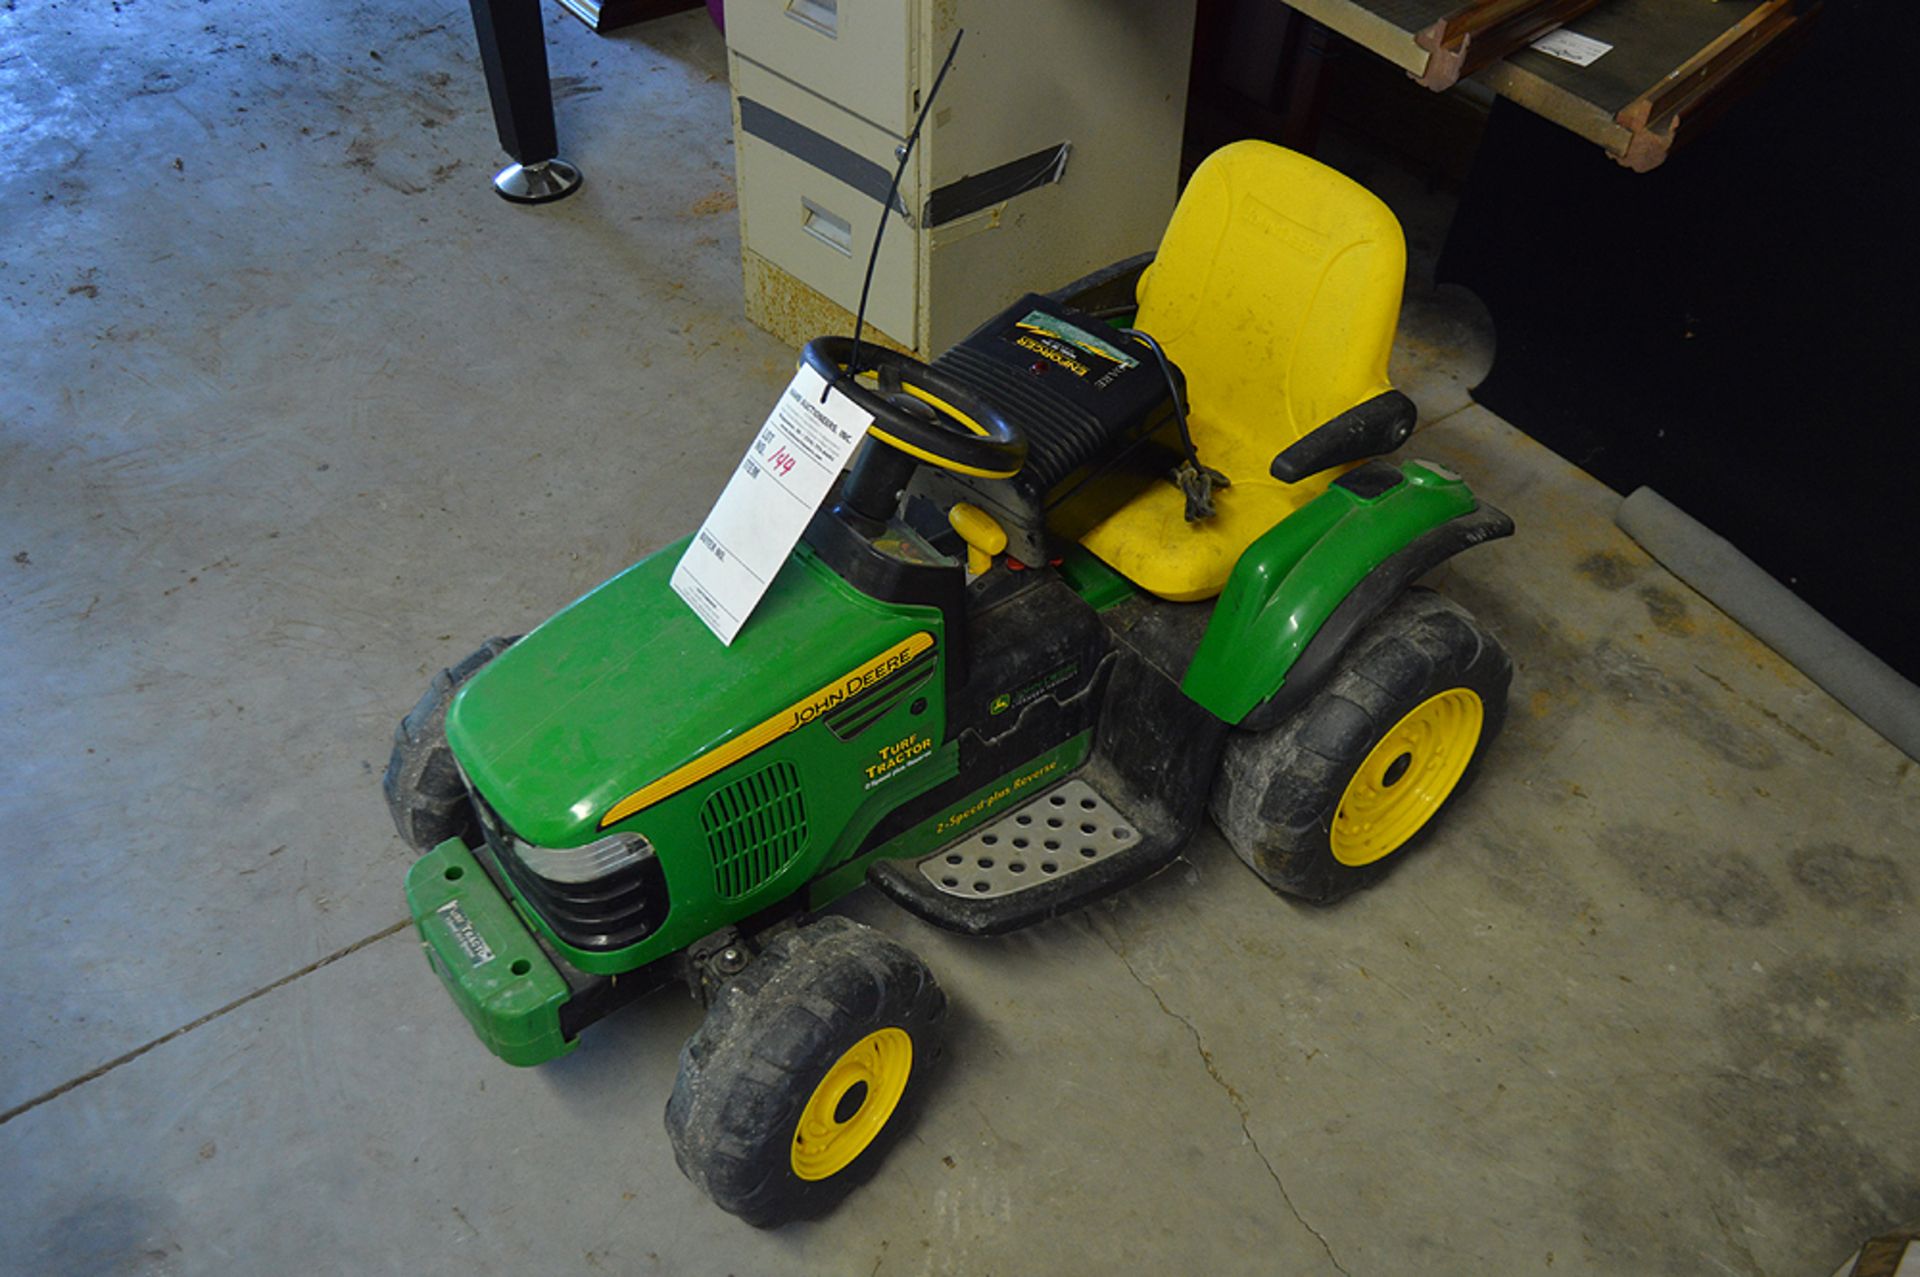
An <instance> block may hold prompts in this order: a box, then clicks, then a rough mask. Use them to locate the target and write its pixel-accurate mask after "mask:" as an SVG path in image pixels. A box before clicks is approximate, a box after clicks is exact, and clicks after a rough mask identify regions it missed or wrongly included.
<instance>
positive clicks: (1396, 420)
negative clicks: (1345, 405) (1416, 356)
mask: <svg viewBox="0 0 1920 1277" xmlns="http://www.w3.org/2000/svg"><path fill="white" fill-rule="evenodd" d="M1419 416H1420V412H1419V410H1418V409H1417V408H1415V407H1414V406H1413V400H1411V399H1409V398H1407V397H1406V396H1405V395H1403V394H1401V393H1400V392H1399V391H1397V390H1388V391H1385V392H1383V393H1381V394H1377V395H1375V396H1374V397H1373V398H1371V399H1368V400H1366V401H1365V402H1363V403H1358V404H1355V405H1354V406H1353V407H1351V408H1349V409H1347V410H1346V411H1345V412H1343V413H1341V414H1340V415H1339V416H1337V417H1334V418H1333V419H1332V420H1330V421H1327V422H1324V423H1323V424H1321V425H1318V426H1315V427H1314V428H1313V429H1312V430H1309V431H1308V432H1307V433H1306V434H1304V435H1301V436H1300V437H1299V438H1298V439H1296V440H1294V441H1293V442H1292V443H1291V444H1289V445H1288V446H1287V448H1286V450H1285V451H1283V452H1282V453H1281V454H1280V455H1279V456H1277V457H1275V458H1274V459H1273V465H1272V466H1271V467H1270V468H1269V469H1270V472H1271V473H1272V475H1273V477H1274V478H1276V479H1278V480H1280V482H1282V483H1298V482H1300V481H1301V480H1302V479H1304V478H1306V477H1307V476H1308V475H1314V474H1319V473H1320V472H1321V471H1322V470H1329V469H1332V468H1333V467H1334V466H1340V465H1345V464H1347V463H1348V462H1350V461H1365V460H1367V459H1368V458H1369V457H1378V456H1383V455H1385V454H1386V453H1389V452H1392V451H1393V450H1394V449H1395V448H1398V447H1399V446H1400V445H1401V444H1403V443H1405V442H1406V441H1407V440H1408V438H1410V437H1411V436H1412V434H1413V426H1414V422H1416V421H1417V420H1418V419H1419Z"/></svg>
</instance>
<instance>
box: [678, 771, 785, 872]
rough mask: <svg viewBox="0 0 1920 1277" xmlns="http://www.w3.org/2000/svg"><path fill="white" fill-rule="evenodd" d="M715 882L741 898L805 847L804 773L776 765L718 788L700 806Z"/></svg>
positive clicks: (701, 822)
mask: <svg viewBox="0 0 1920 1277" xmlns="http://www.w3.org/2000/svg"><path fill="white" fill-rule="evenodd" d="M700 827H701V828H702V829H704V830H705V831H706V835H707V854H708V855H710V856H711V857H712V858H713V883H714V887H715V889H716V890H717V891H719V893H720V894H721V895H722V896H723V897H725V898H727V899H730V900H732V899H738V898H739V897H741V896H744V895H747V894H748V893H749V892H751V891H753V890H754V889H755V888H757V887H759V886H760V885H761V884H762V883H765V882H766V881H767V880H768V879H770V878H772V877H773V876H774V875H775V874H777V873H779V872H780V871H781V870H782V869H784V868H786V866H787V864H788V862H789V861H791V860H792V859H793V858H794V857H795V856H797V855H799V854H800V852H801V850H802V849H803V848H804V847H805V846H806V845H807V805H806V800H805V799H804V798H803V797H802V795H801V793H800V773H799V772H798V771H797V770H795V768H794V766H793V764H792V763H774V764H772V765H771V766H769V767H763V768H761V769H760V770H759V771H757V772H754V773H752V774H751V775H748V776H744V777H742V778H741V779H739V780H736V781H735V782H733V783H732V784H731V785H728V786H726V787H725V788H724V789H718V790H715V791H714V792H713V793H712V794H711V795H710V796H709V797H708V798H707V801H706V803H705V804H704V805H703V806H702V807H701V808H700Z"/></svg>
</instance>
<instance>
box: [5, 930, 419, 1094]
mask: <svg viewBox="0 0 1920 1277" xmlns="http://www.w3.org/2000/svg"><path fill="white" fill-rule="evenodd" d="M412 925H413V920H412V919H411V918H402V919H401V920H400V921H398V922H396V923H394V924H393V925H392V926H391V927H387V928H385V929H383V930H380V931H376V932H374V933H373V934H372V935H370V936H367V937H366V938H365V939H361V940H355V941H354V942H353V943H352V944H350V945H348V946H346V947H345V948H344V949H335V950H334V951H333V952H332V953H329V954H328V955H327V956H326V957H324V958H321V959H319V960H318V961H315V962H309V963H308V964H307V965H306V966H304V967H301V968H300V969H299V970H298V971H293V972H289V973H288V974H286V975H283V976H281V977H280V978H279V979H278V980H275V981H274V982H273V983H271V984H263V985H261V986H260V987H259V988H257V989H255V990H254V991H253V992H252V993H247V994H242V995H241V996H240V997H237V998H235V999H234V1000H233V1001H231V1002H229V1003H227V1004H226V1005H225V1006H223V1007H216V1008H215V1009H213V1010H212V1011H209V1012H207V1013H206V1014H205V1015H203V1016H201V1017H200V1018H199V1019H197V1020H189V1021H188V1022H187V1023H185V1024H183V1025H181V1026H180V1027H179V1028H177V1029H175V1030H173V1031H172V1032H171V1033H162V1034H161V1035H160V1036H159V1037H157V1038H155V1039H153V1041H151V1042H147V1043H144V1044H143V1045H141V1046H136V1047H135V1048H133V1050H131V1051H128V1052H127V1053H126V1054H125V1055H116V1056H115V1057H114V1058H113V1059H111V1060H108V1061H107V1062H106V1063H105V1064H102V1065H98V1066H96V1067H94V1068H91V1069H88V1070H87V1071H86V1072H85V1073H82V1074H81V1075H80V1076H79V1077H76V1078H69V1079H68V1080H67V1081H65V1082H62V1083H61V1084H60V1085H59V1086H56V1087H54V1088H53V1089H52V1090H51V1091H44V1092H42V1093H41V1094H39V1095H36V1096H34V1097H33V1098H32V1099H30V1100H24V1101H22V1102H21V1103H19V1104H16V1105H14V1106H13V1107H12V1108H10V1109H8V1110H7V1111H6V1112H4V1113H0V1126H5V1125H6V1124H7V1123H8V1122H11V1121H12V1120H13V1119H14V1118H16V1117H19V1116H20V1115H21V1114H22V1113H27V1112H30V1111H32V1110H33V1109H37V1108H39V1107H40V1106H41V1105H42V1104H45V1103H48V1102H49V1101H51V1100H57V1099H59V1098H60V1097H61V1096H63V1095H65V1094H66V1093H67V1092H68V1091H71V1090H73V1089H75V1088H76V1087H81V1086H85V1085H86V1084H87V1083H89V1082H91V1081H94V1080H95V1079H96V1078H102V1077H105V1076H106V1075H107V1074H109V1073H111V1072H113V1071H114V1070H115V1069H117V1068H119V1067H120V1066H121V1065H123V1064H131V1063H133V1062H134V1061H135V1060H137V1059H139V1058H140V1057H141V1056H143V1055H145V1054H146V1053H147V1052H149V1051H151V1050H154V1049H155V1048H157V1047H163V1046H165V1045H166V1044H167V1043H169V1042H171V1041H173V1040H174V1039H175V1038H178V1037H184V1036H185V1035H186V1034H189V1033H191V1032H193V1031H194V1030H195V1029H197V1028H200V1027H202V1026H203V1025H208V1024H211V1023H213V1022H214V1021H215V1020H218V1019H219V1018H220V1017H221V1016H223V1015H226V1014H228V1013H229V1012H232V1011H238V1010H239V1009H240V1008H241V1007H243V1006H245V1005H247V1003H249V1002H252V1001H253V1000H254V999H256V998H264V997H265V996H267V994H269V993H272V992H273V991H274V990H275V989H284V988H285V987H286V986H288V985H290V984H292V983H293V982H294V981H295V980H298V979H300V978H302V977H303V976H310V975H312V974H313V973H314V972H316V971H318V970H319V969H320V968H322V967H328V966H332V965H333V964H334V963H336V962H338V961H340V959H342V958H345V957H348V956H350V955H352V954H355V953H358V952H360V950H362V949H364V948H366V947H367V946H368V945H371V944H378V943H379V942H380V941H382V940H385V939H386V938H387V937H388V936H390V935H394V934H395V933H397V932H399V931H402V930H405V929H406V928H407V927H409V926H412Z"/></svg>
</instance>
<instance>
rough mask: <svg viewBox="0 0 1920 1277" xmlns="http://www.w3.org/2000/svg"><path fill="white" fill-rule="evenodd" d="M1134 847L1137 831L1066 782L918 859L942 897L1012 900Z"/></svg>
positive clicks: (1088, 790)
mask: <svg viewBox="0 0 1920 1277" xmlns="http://www.w3.org/2000/svg"><path fill="white" fill-rule="evenodd" d="M1139 841H1140V831H1139V830H1137V829H1135V828H1134V827H1133V826H1132V825H1131V824H1129V823H1128V822H1127V819H1126V817H1124V816H1122V815H1121V814H1120V813H1119V811H1118V810H1116V809H1115V808H1114V806H1113V804H1111V803H1109V802H1108V801H1107V800H1106V799H1104V798H1102V797H1101V796H1100V794H1099V792H1098V791H1097V790H1095V789H1094V787H1093V786H1092V785H1089V784H1088V783H1087V782H1086V781H1084V780H1079V779H1077V778H1076V779H1072V780H1067V781H1065V782H1063V783H1061V784H1059V785H1056V786H1055V787H1054V788H1052V789H1050V790H1048V791H1047V792H1046V793H1044V794H1041V795H1040V796H1039V797H1038V798H1035V799H1034V800H1033V801H1031V802H1029V803H1027V804H1026V805H1025V806H1024V807H1020V808H1018V809H1016V810H1014V811H1012V812H1009V813H1008V814H1007V815H1005V816H1002V817H1001V818H1000V819H998V820H996V821H994V822H993V823H992V824H990V825H987V826H984V827H983V828H981V829H978V830H976V831H975V832H974V833H972V834H969V835H968V836H967V837H965V838H962V839H961V840H960V841H959V842H955V843H949V844H947V845H946V846H945V847H942V848H941V849H940V850H939V851H936V852H934V853H933V854H932V855H930V856H928V857H926V858H925V859H923V860H921V861H920V864H919V868H920V873H921V875H922V876H924V877H925V878H926V880H927V881H928V882H929V883H931V884H933V887H934V888H935V889H936V890H938V891H940V892H943V893H945V894H946V895H949V896H958V897H961V898H963V899H967V900H992V899H995V898H996V897H1000V896H1011V895H1016V894H1018V893H1019V892H1022V891H1027V890H1030V889H1031V888H1034V887H1038V886H1040V885H1042V884H1043V883H1049V882H1054V881H1057V880H1058V879H1061V878H1065V877H1067V876H1068V875H1069V874H1073V873H1076V872H1078V871H1079V870H1082V869H1085V868H1087V867H1088V866H1089V865H1097V864H1099V863H1100V862H1101V861H1102V860H1105V859H1106V858H1108V857H1109V856H1112V855H1114V854H1115V853H1116V852H1120V851H1124V850H1126V849H1127V848H1128V847H1131V846H1133V845H1135V844H1136V843H1138V842H1139Z"/></svg>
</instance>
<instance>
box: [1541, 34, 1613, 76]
mask: <svg viewBox="0 0 1920 1277" xmlns="http://www.w3.org/2000/svg"><path fill="white" fill-rule="evenodd" d="M1533 47H1534V48H1536V49H1538V50H1540V52H1542V53H1544V54H1546V55H1547V56H1548V57H1552V58H1559V59H1560V60H1561V61H1562V62H1571V63H1573V65H1575V66H1577V67H1586V66H1592V65H1593V64H1594V63H1596V62H1598V61H1599V60H1600V55H1601V54H1603V53H1606V52H1609V51H1610V50H1611V49H1612V48H1613V46H1612V45H1610V44H1608V43H1607V42H1606V41H1605V40H1596V39H1594V38H1593V37H1592V36H1589V35H1581V34H1580V33H1579V32H1577V31H1569V30H1567V29H1566V28H1565V27H1561V28H1560V29H1559V30H1558V31H1549V32H1548V33H1547V34H1546V35H1543V36H1541V37H1540V38H1539V39H1538V40H1535V41H1534V42H1533Z"/></svg>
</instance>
